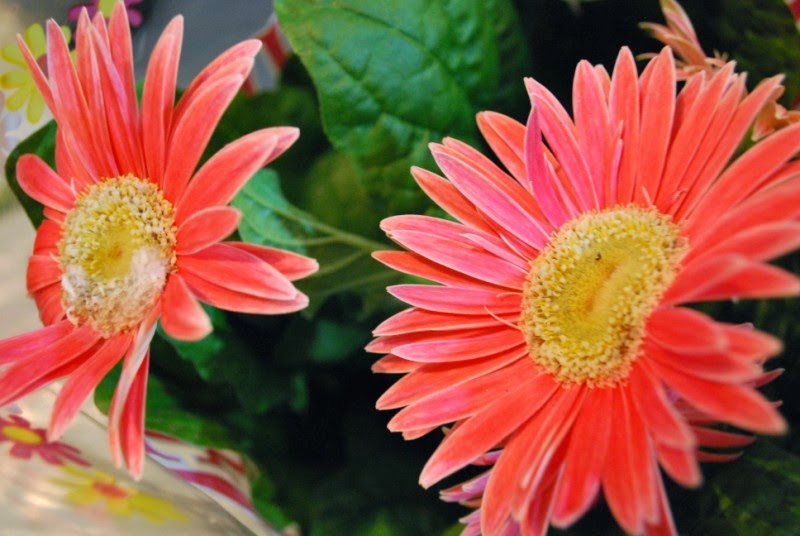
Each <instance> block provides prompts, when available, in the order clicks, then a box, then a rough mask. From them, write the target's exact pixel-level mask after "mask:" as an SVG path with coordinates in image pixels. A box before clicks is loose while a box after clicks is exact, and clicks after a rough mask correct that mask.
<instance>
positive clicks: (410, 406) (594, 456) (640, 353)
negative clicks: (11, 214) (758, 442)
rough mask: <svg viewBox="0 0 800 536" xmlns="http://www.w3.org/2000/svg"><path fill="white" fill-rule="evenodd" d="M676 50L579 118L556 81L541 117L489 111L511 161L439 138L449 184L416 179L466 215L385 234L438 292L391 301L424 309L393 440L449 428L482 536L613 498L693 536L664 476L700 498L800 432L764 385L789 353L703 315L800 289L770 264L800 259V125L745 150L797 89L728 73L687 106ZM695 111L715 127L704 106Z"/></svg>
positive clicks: (458, 495)
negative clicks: (754, 446) (735, 461)
mask: <svg viewBox="0 0 800 536" xmlns="http://www.w3.org/2000/svg"><path fill="white" fill-rule="evenodd" d="M676 77H677V75H676V69H675V62H674V58H673V55H672V50H671V49H669V48H664V49H663V50H662V52H661V53H660V54H658V55H657V56H656V57H654V58H653V59H652V60H651V61H650V62H648V63H647V65H646V66H645V67H644V69H643V71H642V72H641V74H639V73H638V72H637V67H636V64H635V62H634V58H633V55H632V54H631V52H630V51H629V50H628V49H622V50H621V51H620V53H619V55H618V57H617V62H616V65H615V67H614V69H613V71H612V72H611V73H610V74H609V72H608V71H607V70H605V69H604V68H600V67H597V66H593V65H591V64H589V63H588V62H585V61H584V62H581V63H580V64H579V65H578V67H577V69H576V72H575V78H574V82H573V96H574V98H573V103H572V110H573V113H574V117H573V116H571V115H570V114H569V113H568V112H567V110H566V109H565V108H564V106H562V104H561V103H560V102H559V101H558V100H557V99H556V97H555V96H554V95H553V94H552V93H551V92H550V91H549V90H547V89H546V88H545V87H544V86H543V85H542V84H540V83H538V82H537V81H535V80H533V79H527V80H526V81H525V83H526V87H527V90H528V94H529V97H530V101H531V112H530V115H529V116H528V121H527V123H526V124H521V123H519V122H517V121H515V120H513V119H511V118H509V117H507V116H504V115H501V114H498V113H494V112H483V113H480V114H478V126H479V128H480V130H481V132H482V134H483V135H484V137H485V138H486V140H487V142H488V144H489V146H490V147H491V148H492V150H493V151H494V153H495V155H496V158H497V160H498V161H499V162H500V163H502V164H503V166H504V167H505V169H501V168H500V167H499V166H498V165H497V164H496V163H495V161H494V160H492V159H489V158H487V157H486V156H484V155H483V154H481V153H480V152H478V151H476V150H475V149H473V148H472V147H470V146H468V145H466V144H464V143H462V142H460V141H458V140H454V139H449V138H448V139H445V140H444V142H443V143H442V144H432V145H431V151H432V153H433V156H434V159H435V160H436V163H437V164H438V166H439V168H440V169H441V170H442V172H443V174H444V177H442V176H440V175H437V174H435V173H432V172H430V171H427V170H424V169H419V168H414V169H412V174H413V176H414V178H415V179H416V181H417V183H418V184H419V185H420V187H421V188H422V189H423V190H424V191H425V193H426V194H427V195H428V196H429V197H430V198H431V199H432V200H433V201H434V202H436V203H437V204H438V205H439V206H440V207H441V208H442V209H443V210H444V211H446V212H447V213H449V214H451V215H452V216H453V219H440V218H434V217H429V216H419V215H402V216H394V217H391V218H388V219H385V220H384V221H383V222H382V223H381V227H382V228H383V229H384V230H385V231H386V233H387V234H388V236H389V237H390V238H391V239H392V240H394V241H395V242H397V243H398V244H399V245H400V246H402V247H403V248H404V249H405V251H382V252H378V253H376V254H375V257H376V258H377V259H378V260H380V261H381V262H383V263H384V264H386V265H388V266H390V267H392V268H394V269H396V270H399V271H401V272H404V273H407V274H410V275H413V276H417V277H421V278H424V279H427V280H429V281H433V282H435V283H436V284H421V283H410V284H403V285H397V286H394V287H390V288H389V292H390V293H391V294H392V295H394V296H396V297H397V298H399V299H401V300H403V301H404V302H406V303H408V304H409V305H410V307H409V308H408V309H406V310H405V311H402V312H400V313H398V314H397V315H395V316H393V317H391V318H389V319H388V320H386V321H385V322H383V323H382V324H381V325H379V326H378V327H377V328H376V329H375V335H376V339H375V340H374V341H373V342H372V343H371V344H370V345H369V346H368V350H370V351H373V352H377V353H383V354H386V356H385V357H383V358H382V359H380V360H379V361H378V362H377V363H376V364H375V366H374V370H375V371H377V372H386V373H399V374H403V375H404V376H403V377H402V378H401V379H399V380H398V381H397V382H396V383H395V384H394V385H393V386H392V387H391V388H390V389H389V390H388V391H387V392H386V393H384V394H383V396H382V397H381V398H380V399H379V400H378V403H377V407H378V408H379V409H400V411H399V412H398V413H397V414H396V415H394V417H393V418H392V419H391V421H390V422H389V429H390V430H392V431H397V432H402V434H403V436H404V437H406V438H407V439H412V438H417V437H420V436H422V435H425V434H428V433H430V432H433V431H435V430H438V429H440V428H441V427H443V426H445V427H448V428H447V433H446V436H445V438H444V439H443V440H442V443H441V444H440V445H439V447H438V448H437V449H436V451H435V452H434V453H433V454H432V456H431V458H430V460H429V461H428V463H427V464H426V465H425V467H424V469H423V470H422V474H421V475H420V483H421V484H422V485H423V486H425V487H429V486H431V485H433V484H435V483H437V482H439V481H440V480H442V479H444V478H446V477H448V476H450V475H452V474H454V473H456V472H457V471H459V470H461V469H462V468H464V467H466V466H468V465H483V466H486V465H490V466H491V467H490V468H489V469H488V470H487V471H485V472H484V473H483V474H481V475H479V476H478V477H476V478H474V479H473V480H470V481H469V482H467V483H465V484H463V485H461V486H456V487H455V488H451V489H449V490H446V491H445V492H444V493H443V498H444V499H445V500H455V501H460V502H464V503H465V504H467V505H469V506H472V507H479V509H478V510H476V511H475V512H474V513H473V514H471V515H469V516H467V517H466V518H465V519H464V521H465V523H466V525H467V527H466V528H465V531H464V534H465V535H470V536H472V535H477V534H483V535H484V536H499V535H503V536H512V535H518V534H525V535H534V536H535V535H543V534H545V533H546V531H547V529H548V527H549V526H550V525H553V526H555V527H558V528H565V527H568V526H570V525H571V524H573V523H574V522H575V521H576V520H578V519H579V518H580V517H581V516H583V515H584V514H585V513H586V512H587V511H588V510H589V509H590V508H591V507H592V505H593V504H595V503H596V502H597V500H598V499H599V498H600V497H601V496H602V497H603V498H604V499H605V502H606V503H607V504H608V506H609V508H610V510H611V512H612V514H613V515H614V517H615V518H616V520H617V521H618V522H619V524H620V525H621V527H622V528H623V529H624V530H625V532H626V533H630V534H635V535H639V534H652V535H655V534H659V535H661V534H664V535H666V534H674V533H675V527H674V524H673V520H672V516H671V513H670V507H669V503H668V500H667V495H666V493H665V490H664V485H663V482H662V477H661V472H662V470H663V471H664V473H666V474H667V475H669V476H670V477H671V478H672V479H673V480H675V481H676V482H678V483H680V484H682V485H685V486H697V485H699V484H700V482H701V480H702V475H701V472H700V467H699V464H698V462H700V461H725V460H728V459H730V458H731V457H734V456H736V452H733V453H718V452H713V451H712V452H709V451H706V450H705V448H708V447H711V448H717V447H726V448H731V449H734V450H735V449H739V448H741V447H742V446H744V445H746V444H747V443H748V442H750V441H751V440H752V437H751V436H749V435H747V434H742V433H739V432H737V431H723V430H720V429H718V428H716V427H715V425H716V424H718V423H725V424H727V425H732V426H735V427H737V428H739V429H742V430H744V431H749V432H755V433H764V434H777V433H781V432H783V431H784V430H785V428H786V422H785V421H784V419H783V418H782V416H781V415H780V413H779V412H778V411H777V410H776V408H775V406H774V405H773V404H772V403H770V402H769V401H768V400H767V399H766V398H764V397H763V396H762V395H761V394H760V393H758V391H756V387H758V386H759V385H761V384H763V383H765V382H767V381H769V380H771V379H772V378H774V377H775V373H765V371H764V368H763V365H764V361H765V360H766V359H767V358H769V357H771V356H773V355H775V354H776V353H778V352H779V351H780V348H781V344H780V342H779V341H778V340H776V339H775V338H773V337H771V336H770V335H767V334H765V333H762V332H760V331H757V330H756V329H754V328H752V327H751V326H748V325H733V324H726V323H722V322H717V321H715V320H714V319H712V318H710V317H709V316H707V315H705V314H702V313H700V312H698V311H696V310H694V309H691V308H689V307H686V306H685V305H686V304H691V303H695V302H701V301H709V300H728V299H732V298H736V299H746V298H764V297H773V296H796V295H798V293H800V280H798V278H797V276H795V275H794V274H791V273H788V272H786V271H784V270H782V269H780V268H777V267H775V266H772V265H770V264H767V263H766V261H768V260H770V259H773V258H777V257H779V256H781V255H783V254H785V253H788V252H790V251H793V250H795V249H797V248H798V246H800V222H799V221H798V219H799V218H800V175H798V169H800V168H798V165H800V161H798V160H796V159H794V158H795V156H796V155H797V154H798V152H800V124H794V125H791V126H787V127H786V128H784V129H782V130H780V131H778V132H775V133H773V134H771V135H769V136H767V137H766V138H765V139H764V140H762V141H760V142H758V143H756V144H755V145H753V146H752V147H751V148H750V149H749V150H748V151H746V152H744V153H743V154H741V155H740V156H738V157H737V158H735V159H734V155H735V154H736V151H737V149H738V147H739V145H740V143H741V141H742V139H743V138H744V136H745V135H746V134H747V132H748V129H749V128H750V127H751V125H752V124H753V122H754V121H755V119H756V117H757V115H758V113H759V112H760V110H762V109H763V108H764V106H765V105H766V104H767V103H768V102H769V100H770V98H771V96H772V95H773V94H774V93H775V91H776V90H777V89H779V87H780V80H779V78H778V77H775V78H771V79H768V80H765V81H763V82H761V83H760V84H758V85H757V86H756V87H755V88H754V89H753V91H752V92H750V93H747V92H746V90H745V84H744V82H745V77H744V75H740V74H735V73H734V69H733V65H732V64H727V65H725V66H723V67H722V68H720V69H719V70H718V71H717V72H715V73H713V74H711V75H707V74H706V73H705V72H699V73H696V74H694V75H691V76H689V77H688V79H687V81H686V83H685V85H684V86H683V87H682V88H681V89H680V91H678V88H677V84H676ZM693 111H696V113H692V112H693Z"/></svg>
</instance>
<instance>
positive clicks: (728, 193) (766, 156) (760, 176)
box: [686, 124, 800, 236]
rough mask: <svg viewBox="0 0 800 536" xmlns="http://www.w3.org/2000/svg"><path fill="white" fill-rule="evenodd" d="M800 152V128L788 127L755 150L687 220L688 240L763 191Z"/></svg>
mask: <svg viewBox="0 0 800 536" xmlns="http://www.w3.org/2000/svg"><path fill="white" fill-rule="evenodd" d="M798 149H800V124H794V125H791V126H788V127H786V128H784V129H781V130H779V131H778V132H776V133H774V134H772V135H771V136H768V137H767V138H765V139H764V140H762V141H760V142H759V143H757V144H756V145H754V146H753V148H751V149H750V150H749V151H747V152H746V153H744V154H743V155H742V156H740V157H739V158H738V159H736V161H735V162H734V163H733V164H731V165H730V166H729V167H728V168H727V169H726V170H725V171H724V172H723V173H722V175H720V176H719V178H718V179H717V180H716V181H715V182H714V184H713V185H712V186H711V187H710V188H709V190H708V192H707V193H706V194H704V195H703V197H702V199H700V200H699V201H698V202H697V206H696V207H695V208H694V210H693V212H692V214H691V215H690V216H689V217H688V219H687V224H686V225H687V226H686V232H687V233H688V234H689V236H691V235H692V233H694V231H695V229H696V228H698V227H701V226H702V225H704V224H703V222H704V221H714V220H715V219H717V218H719V217H720V216H722V215H724V214H725V213H726V212H727V211H729V210H730V209H731V208H732V207H734V206H736V204H738V203H739V202H740V201H742V200H743V199H745V198H746V197H748V196H749V195H750V194H751V193H753V192H754V191H756V190H758V189H759V188H761V187H762V186H763V185H764V184H765V182H766V181H767V179H769V177H770V176H771V175H772V174H773V173H774V172H775V171H776V170H778V168H779V167H780V166H781V165H783V164H785V163H786V162H787V161H788V160H789V159H790V158H791V157H792V156H794V155H795V154H796V153H797V151H798Z"/></svg>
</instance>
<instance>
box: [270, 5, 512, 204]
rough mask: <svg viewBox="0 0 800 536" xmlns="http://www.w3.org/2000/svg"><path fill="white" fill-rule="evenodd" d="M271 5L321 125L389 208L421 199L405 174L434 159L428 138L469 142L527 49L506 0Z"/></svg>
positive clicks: (507, 92)
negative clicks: (478, 117) (310, 88)
mask: <svg viewBox="0 0 800 536" xmlns="http://www.w3.org/2000/svg"><path fill="white" fill-rule="evenodd" d="M276 9H277V12H278V15H279V17H280V20H281V24H282V27H283V28H284V30H285V31H286V34H287V35H288V37H289V40H290V41H291V43H292V46H293V48H294V50H295V51H296V52H297V54H298V55H299V56H300V58H301V60H302V61H303V63H304V64H305V66H306V68H307V69H308V71H309V73H310V74H311V77H312V79H313V80H314V83H315V85H316V88H317V92H318V95H319V100H320V107H321V113H322V120H323V126H324V128H325V131H326V134H327V135H328V137H329V138H330V140H331V142H332V143H333V145H334V147H336V148H337V149H340V150H342V151H344V152H345V153H347V154H348V155H349V156H351V157H352V158H353V160H354V162H355V163H356V164H357V167H358V170H359V173H360V175H361V178H363V180H364V181H365V185H366V186H367V189H368V190H369V192H370V193H371V194H372V195H376V196H377V197H379V198H380V199H382V200H383V201H384V202H385V203H387V207H388V211H389V212H391V213H397V212H408V211H414V212H417V211H420V210H421V209H424V207H426V206H427V205H428V202H427V200H426V199H425V197H424V195H423V194H422V192H421V191H420V190H419V188H418V187H416V185H415V184H414V182H413V180H412V179H411V176H410V174H409V167H410V166H411V165H421V166H423V167H428V168H430V167H432V166H433V162H432V159H431V157H430V154H429V151H428V148H427V145H428V143H430V142H434V141H440V140H441V139H442V138H443V137H444V136H445V135H448V136H455V137H458V138H461V139H463V140H465V141H467V142H471V143H475V140H476V138H477V129H476V126H475V118H474V115H475V113H476V112H477V111H479V110H481V109H483V108H485V107H488V106H493V105H495V104H497V99H498V97H500V98H502V97H507V96H508V95H509V91H507V90H506V89H505V88H507V87H508V85H509V84H518V86H519V87H520V88H522V76H523V68H524V65H523V63H524V61H523V60H524V58H525V57H526V56H525V53H524V52H519V51H522V50H524V48H523V47H524V45H523V44H522V41H521V37H520V36H521V34H520V32H519V30H518V28H517V26H516V25H517V17H516V16H515V13H514V10H513V7H512V5H511V3H510V2H509V1H507V0H493V1H491V2H486V1H485V0H444V1H440V2H430V1H428V0H385V1H382V2H370V1H363V0H283V1H280V0H279V1H278V2H277V5H276ZM486 21H494V24H487V23H486ZM509 51H512V52H517V53H512V54H509ZM499 108H500V109H502V108H503V107H502V106H500V107H499Z"/></svg>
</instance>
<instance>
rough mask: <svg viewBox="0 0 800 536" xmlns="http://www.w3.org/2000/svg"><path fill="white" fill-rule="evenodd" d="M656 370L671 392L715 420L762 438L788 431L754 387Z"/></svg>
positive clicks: (778, 415) (667, 368)
mask: <svg viewBox="0 0 800 536" xmlns="http://www.w3.org/2000/svg"><path fill="white" fill-rule="evenodd" d="M655 368H656V371H657V373H658V374H659V376H660V377H662V378H663V379H664V381H665V382H666V383H667V384H668V385H669V387H670V388H671V389H674V390H675V391H676V392H677V393H678V394H680V395H681V396H682V397H683V398H685V399H686V400H687V401H688V402H689V403H690V404H692V405H693V406H695V407H697V408H698V409H700V410H701V411H703V412H705V413H707V414H708V415H710V416H711V417H713V418H714V419H717V420H719V421H722V422H727V423H729V424H733V425H734V426H739V427H740V428H744V429H745V430H751V431H753V432H759V433H763V434H779V433H782V432H783V431H784V430H786V421H784V420H783V417H781V415H780V413H778V412H777V411H776V410H775V408H774V407H773V406H772V404H770V403H769V402H768V401H767V400H766V399H765V398H764V397H763V396H762V395H761V394H759V393H758V392H757V391H755V390H754V389H752V388H751V387H746V386H742V385H735V384H726V383H719V382H712V381H708V380H702V379H699V378H695V377H692V376H689V375H687V374H684V373H682V372H678V371H676V370H674V369H672V368H670V367H664V366H657V367H655Z"/></svg>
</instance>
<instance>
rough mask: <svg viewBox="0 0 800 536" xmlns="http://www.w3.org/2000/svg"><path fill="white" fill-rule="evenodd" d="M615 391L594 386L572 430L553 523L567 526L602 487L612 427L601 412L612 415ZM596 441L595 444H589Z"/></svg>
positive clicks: (584, 510) (554, 509)
mask: <svg viewBox="0 0 800 536" xmlns="http://www.w3.org/2000/svg"><path fill="white" fill-rule="evenodd" d="M611 411H612V391H611V390H610V389H590V390H589V391H588V392H587V393H586V399H585V400H584V401H583V411H581V412H579V413H578V415H577V417H576V419H575V424H574V425H573V427H572V432H571V433H570V438H569V444H568V447H567V451H566V453H565V455H564V472H563V473H562V475H561V478H560V479H559V483H558V485H557V488H556V489H557V490H556V495H555V504H554V507H553V525H555V526H556V527H560V528H566V527H568V526H570V525H571V524H572V523H574V522H575V521H576V520H577V519H578V518H579V517H580V516H582V515H583V514H584V512H586V511H587V510H588V509H589V507H590V506H591V505H592V502H593V501H594V499H595V497H596V496H597V492H598V490H599V488H600V476H601V475H602V473H603V466H604V465H605V460H606V452H607V450H608V443H609V441H613V440H614V439H612V436H611V427H610V426H608V423H607V422H605V421H604V420H603V419H600V418H598V416H599V415H611ZM587 445H592V448H587Z"/></svg>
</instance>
